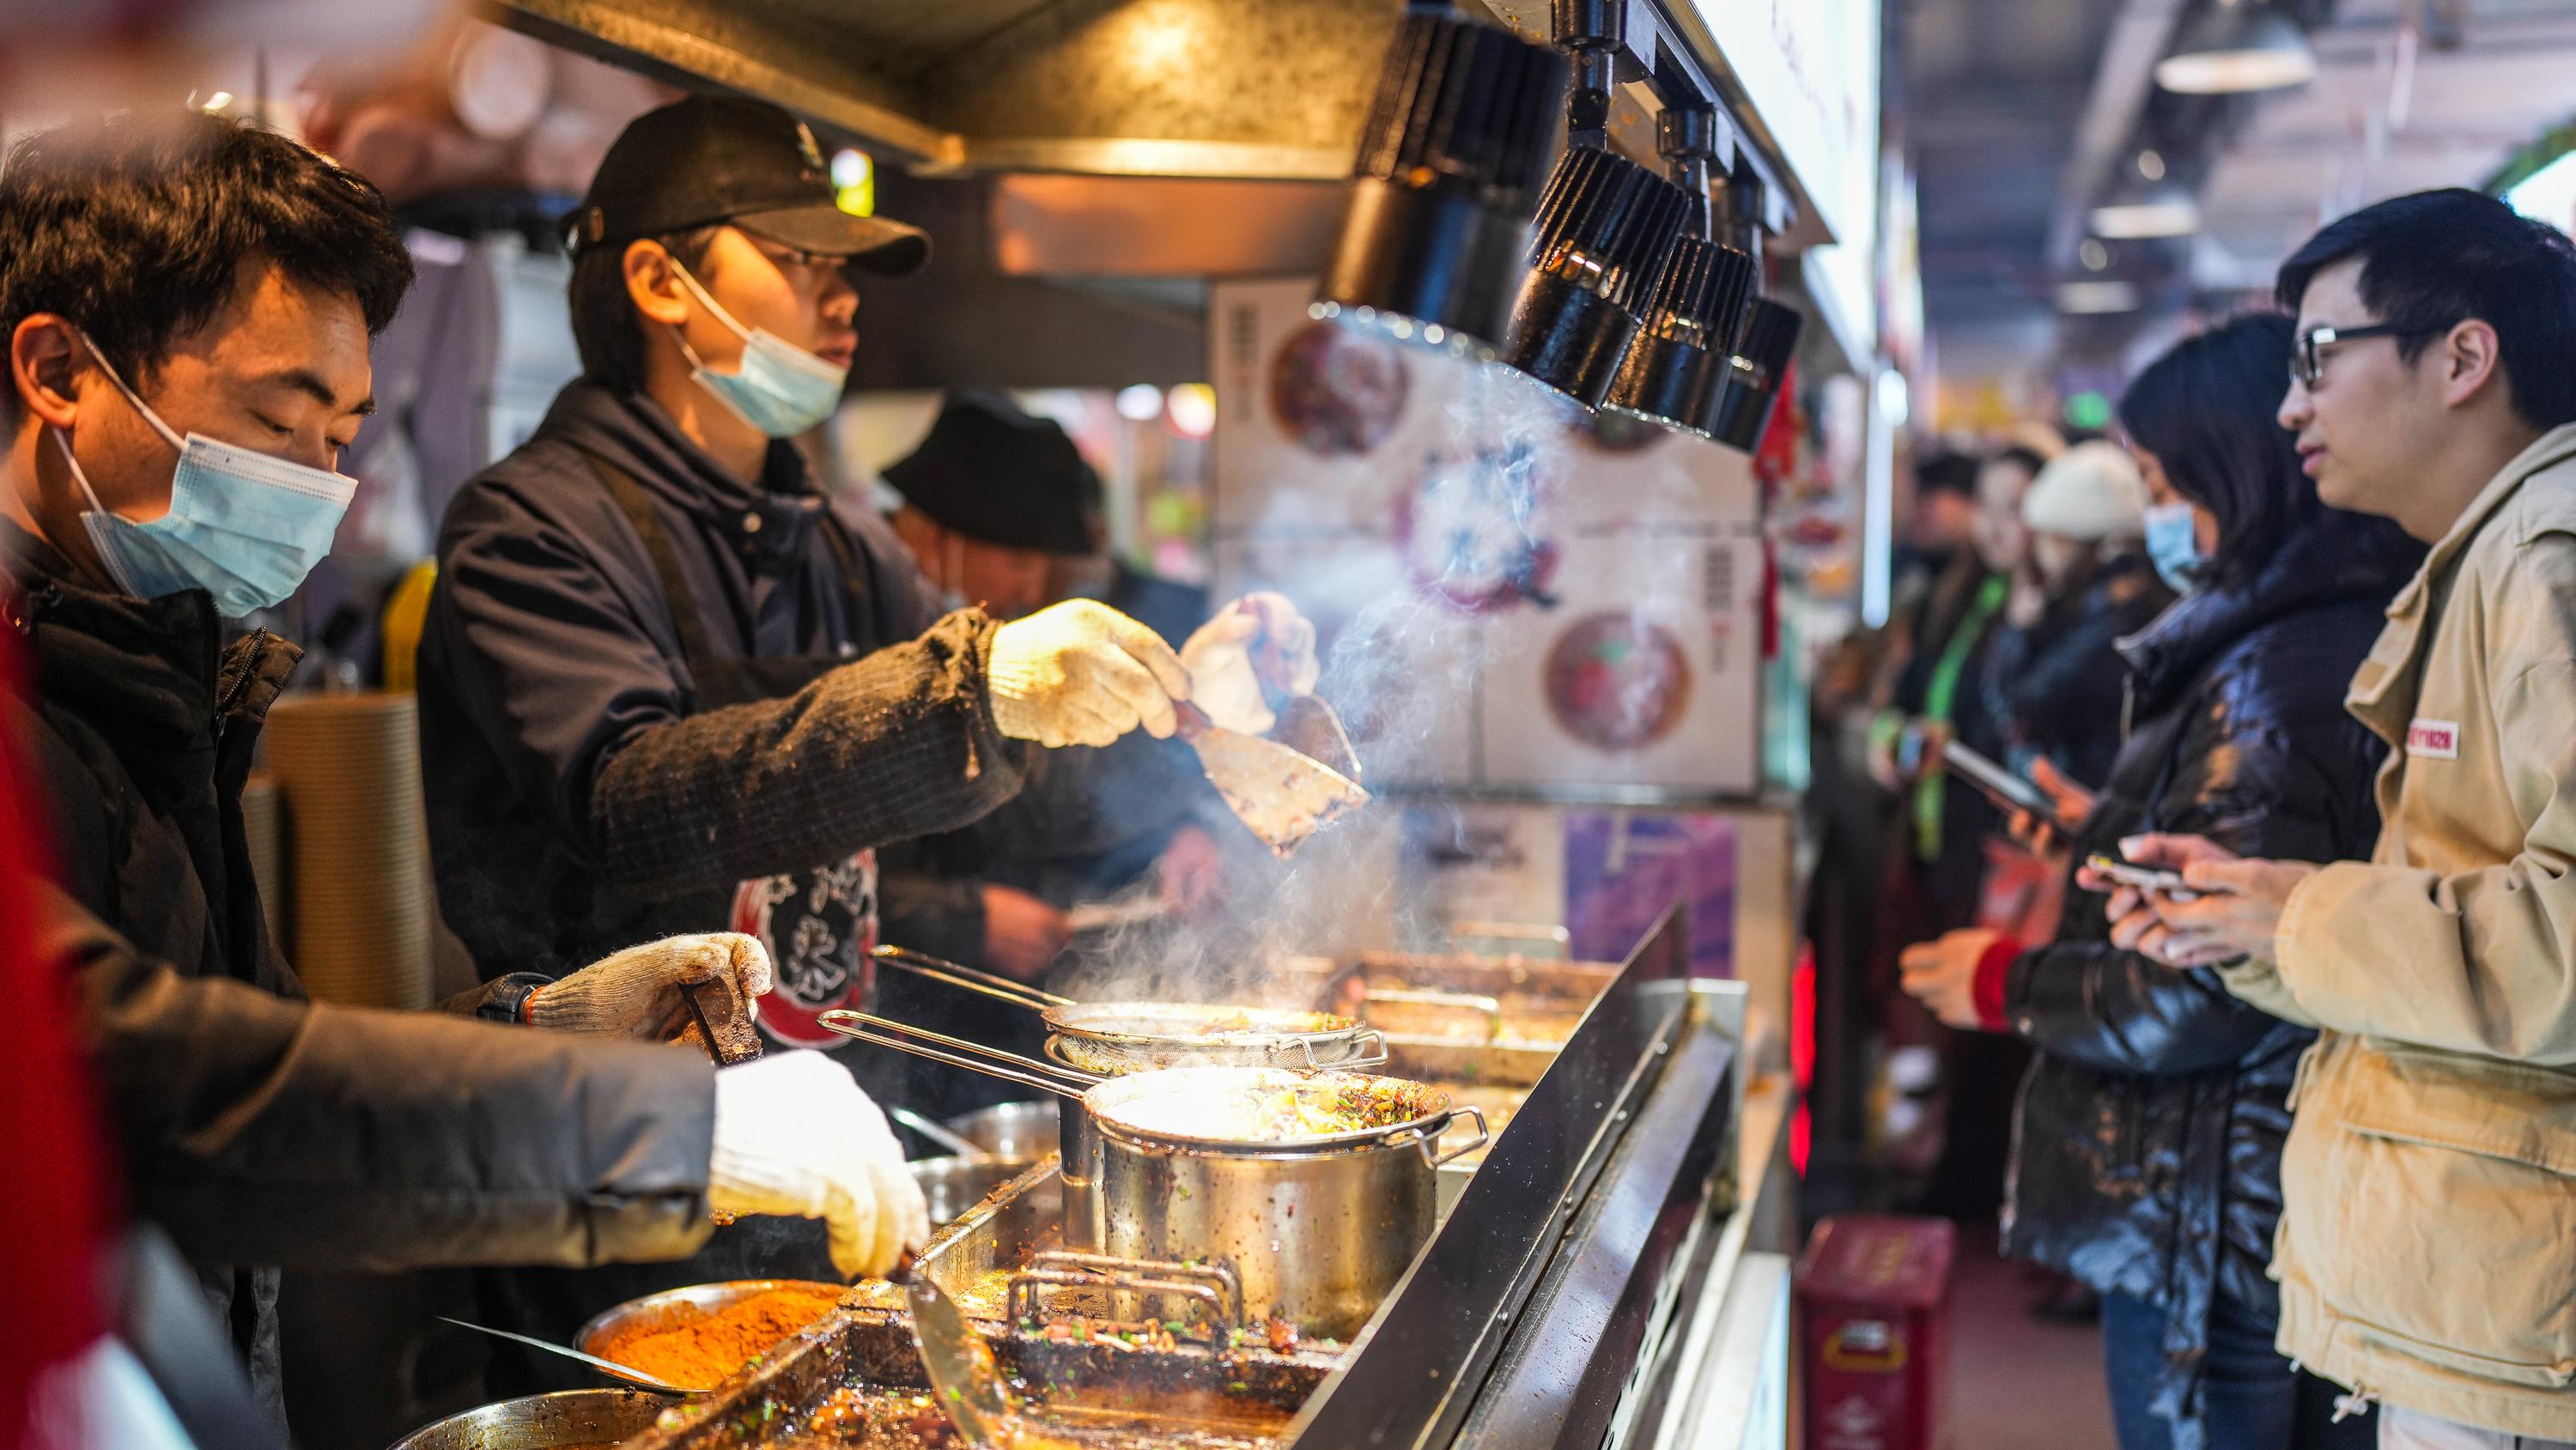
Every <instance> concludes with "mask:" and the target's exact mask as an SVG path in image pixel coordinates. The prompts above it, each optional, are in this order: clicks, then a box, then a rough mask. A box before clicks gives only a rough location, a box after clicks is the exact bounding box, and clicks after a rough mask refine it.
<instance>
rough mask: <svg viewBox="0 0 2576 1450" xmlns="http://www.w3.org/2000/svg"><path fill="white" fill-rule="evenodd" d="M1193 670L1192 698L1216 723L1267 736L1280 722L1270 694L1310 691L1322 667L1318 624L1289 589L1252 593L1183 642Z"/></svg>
mask: <svg viewBox="0 0 2576 1450" xmlns="http://www.w3.org/2000/svg"><path fill="white" fill-rule="evenodd" d="M1181 663H1182V664H1184V665H1186V666H1188V667H1189V672H1190V701H1191V703H1193V704H1195V705H1197V706H1198V707H1199V709H1200V710H1201V711H1203V712H1205V713H1206V715H1207V717H1208V720H1209V723H1211V724H1213V725H1215V726H1217V727H1218V728H1219V729H1223V730H1233V731H1238V732H1240V733H1242V734H1245V735H1264V734H1267V733H1269V730H1270V727H1271V726H1273V725H1276V724H1278V723H1279V717H1278V715H1277V714H1275V713H1273V712H1272V710H1271V708H1270V696H1271V695H1272V694H1274V693H1275V694H1278V695H1282V696H1285V695H1311V694H1313V693H1315V680H1316V677H1317V676H1318V675H1320V674H1321V673H1322V669H1321V667H1320V666H1318V665H1317V664H1316V663H1315V626H1314V625H1313V624H1312V623H1310V622H1309V621H1308V620H1307V619H1306V617H1305V616H1304V615H1302V614H1299V613H1298V612H1297V606H1296V605H1294V604H1292V603H1290V602H1289V600H1288V596H1287V595H1284V594H1271V593H1267V592H1263V593H1256V594H1246V595H1244V596H1243V597H1242V598H1240V599H1237V600H1236V601H1234V602H1233V603H1232V604H1229V605H1227V606H1226V607H1225V608H1223V609H1221V610H1219V611H1217V616H1216V618H1214V619H1211V620H1209V621H1208V622H1207V623H1205V624H1202V625H1200V626H1199V628H1198V632H1197V633H1196V634H1193V635H1191V636H1190V639H1189V643H1187V644H1185V645H1182V646H1181Z"/></svg>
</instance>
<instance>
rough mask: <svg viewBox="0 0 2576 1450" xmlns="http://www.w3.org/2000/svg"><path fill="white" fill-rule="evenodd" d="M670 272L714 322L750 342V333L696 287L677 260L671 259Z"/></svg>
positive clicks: (703, 290) (701, 288)
mask: <svg viewBox="0 0 2576 1450" xmlns="http://www.w3.org/2000/svg"><path fill="white" fill-rule="evenodd" d="M666 255H667V254H666ZM671 270H672V271H674V272H677V273H679V274H680V285H681V286H683V287H686V288H688V289H689V295H691V296H693V297H695V298H697V299H698V301H699V302H700V303H701V304H702V305H704V306H705V308H706V309H707V311H709V312H712V313H714V314H715V318H716V321H718V322H721V323H723V324H724V325H725V327H726V328H727V329H728V330H730V331H731V332H732V333H733V335H734V336H736V337H738V338H741V339H742V340H743V341H745V342H749V341H751V333H750V332H749V331H747V330H746V329H745V328H744V327H743V325H742V324H741V323H739V322H736V321H734V320H733V314H732V313H730V312H727V311H725V310H724V304H722V303H720V302H718V301H716V299H715V298H713V297H711V296H709V295H707V289H706V288H704V287H701V286H699V285H698V279H697V278H695V277H692V276H690V275H689V269H688V268H686V267H683V266H681V265H680V259H679V258H677V257H672V258H671Z"/></svg>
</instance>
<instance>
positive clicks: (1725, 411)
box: [1708, 297, 1807, 453]
mask: <svg viewBox="0 0 2576 1450" xmlns="http://www.w3.org/2000/svg"><path fill="white" fill-rule="evenodd" d="M1806 325H1807V319H1805V318H1804V317H1801V316H1799V315H1798V313H1797V311H1796V309H1794V308H1790V307H1786V306H1783V305H1782V304H1780V303H1777V302H1774V301H1772V300H1771V299H1770V298H1768V297H1759V298H1756V299H1754V302H1753V310H1752V311H1751V312H1749V313H1747V314H1746V315H1745V318H1744V336H1743V339H1742V340H1741V341H1739V342H1737V343H1736V345H1735V357H1734V358H1733V360H1732V361H1731V363H1730V364H1729V367H1728V375H1727V380H1726V391H1725V392H1723V393H1721V394H1719V395H1718V400H1717V411H1716V412H1715V413H1714V414H1712V415H1711V416H1710V419H1709V429H1708V432H1709V436H1710V437H1712V438H1715V439H1716V440H1717V441H1718V442H1720V443H1723V444H1725V445H1726V446H1727V447H1729V448H1733V449H1737V450H1739V451H1741V452H1745V453H1752V452H1755V451H1757V450H1759V449H1760V448H1761V447H1762V434H1763V432H1764V430H1766V429H1768V428H1769V427H1770V426H1771V403H1772V400H1773V399H1775V398H1777V397H1779V396H1780V384H1781V383H1782V382H1784V381H1786V380H1787V378H1788V376H1789V360H1790V359H1791V358H1793V357H1796V356H1797V355H1798V334H1799V333H1800V332H1802V331H1804V330H1805V328H1806Z"/></svg>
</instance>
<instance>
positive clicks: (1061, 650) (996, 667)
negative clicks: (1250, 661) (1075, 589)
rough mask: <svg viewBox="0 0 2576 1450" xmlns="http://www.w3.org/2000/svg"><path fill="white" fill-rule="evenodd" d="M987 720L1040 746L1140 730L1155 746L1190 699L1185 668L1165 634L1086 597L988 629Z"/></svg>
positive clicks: (1095, 741) (1109, 738)
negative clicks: (1176, 707) (1176, 704)
mask: <svg viewBox="0 0 2576 1450" xmlns="http://www.w3.org/2000/svg"><path fill="white" fill-rule="evenodd" d="M984 673H985V679H986V682H987V685H988V687H989V689H990V693H991V696H992V701H993V723H994V725H996V726H997V727H999V728H1000V730H1001V732H1002V733H1003V734H1005V735H1008V736H1010V737H1012V738H1013V739H1015V740H1034V741H1036V742H1037V743H1038V744H1040V745H1044V746H1048V747H1055V746H1062V745H1108V744H1111V743H1113V742H1115V741H1116V740H1117V739H1118V737H1120V736H1122V735H1124V734H1126V733H1127V732H1128V731H1130V730H1133V729H1135V728H1136V727H1137V726H1139V725H1142V726H1144V727H1145V733H1146V734H1148V735H1151V736H1153V737H1155V738H1156V739H1158V740H1165V739H1169V738H1171V734H1172V731H1173V729H1174V728H1175V727H1176V726H1177V725H1178V723H1179V722H1178V721H1177V720H1176V719H1175V718H1174V716H1173V714H1172V702H1173V701H1174V700H1186V699H1188V698H1189V697H1190V675H1189V671H1188V670H1186V669H1183V668H1182V667H1181V660H1180V656H1178V655H1175V654H1173V653H1172V647H1171V646H1170V645H1167V644H1165V643H1163V639H1162V636H1160V635H1158V634H1156V633H1154V632H1153V631H1152V630H1150V629H1147V628H1146V627H1145V626H1143V625H1141V624H1138V623H1137V622H1136V621H1134V620H1132V619H1129V618H1128V617H1127V616H1126V615H1123V614H1121V613H1119V612H1118V611H1117V610H1115V609H1112V608H1110V607H1109V606H1108V605H1105V604H1100V603H1097V602H1095V601H1092V600H1089V599H1068V600H1066V601H1065V602H1064V603H1062V604H1058V605H1055V606H1052V607H1051V608H1047V609H1041V610H1039V611H1038V612H1037V613H1035V614H1032V615H1030V616H1029V617H1028V618H1026V619H1015V620H1012V621H1011V622H1010V623H1008V624H1005V625H1003V626H1002V627H1001V628H999V629H996V630H994V631H993V646H992V650H991V655H990V658H989V659H988V660H987V662H986V664H985V667H984Z"/></svg>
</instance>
